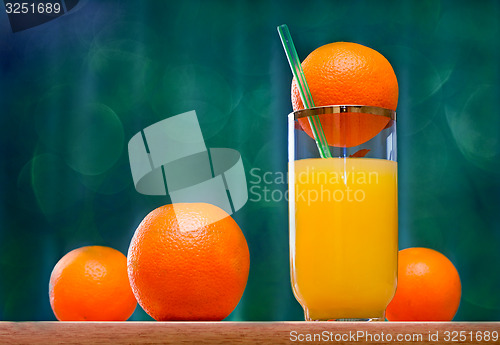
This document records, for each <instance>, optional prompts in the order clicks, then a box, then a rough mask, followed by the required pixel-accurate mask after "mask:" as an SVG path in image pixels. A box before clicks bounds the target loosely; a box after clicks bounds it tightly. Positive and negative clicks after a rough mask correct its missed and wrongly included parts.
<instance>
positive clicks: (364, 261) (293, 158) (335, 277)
mask: <svg viewBox="0 0 500 345" xmlns="http://www.w3.org/2000/svg"><path fill="white" fill-rule="evenodd" d="M312 115H319V118H320V120H321V122H322V123H323V124H325V125H324V126H323V128H329V127H330V128H332V126H328V125H327V123H328V122H336V126H334V127H336V128H337V129H338V128H340V130H336V132H335V133H328V132H325V136H326V137H327V138H328V142H329V143H330V142H333V141H334V142H335V143H336V145H339V146H332V147H330V150H331V153H332V156H333V158H318V150H317V148H316V147H315V142H314V139H312V137H311V136H310V135H309V134H308V130H307V125H306V123H305V122H304V121H302V120H305V119H306V118H307V116H312ZM348 116H351V117H350V118H349V119H348V118H347V117H348ZM289 121H290V124H289V126H290V127H289V140H290V145H289V156H290V164H289V170H290V178H289V183H290V268H291V281H292V288H293V292H294V294H295V297H296V298H297V300H298V301H299V303H300V304H301V305H302V307H303V309H304V314H305V319H306V320H384V313H385V309H386V307H387V305H388V304H389V302H390V301H391V299H392V297H393V295H394V293H395V291H396V282H397V253H398V216H397V163H396V129H395V127H396V124H395V113H394V112H393V111H391V110H387V109H382V108H376V107H363V106H337V107H334V106H332V107H319V108H313V109H306V110H302V111H298V112H295V113H292V114H290V120H289ZM367 128H368V129H369V130H368V132H367ZM357 130H359V131H360V132H363V133H362V134H363V135H360V136H358V138H357V139H355V140H354V141H353V139H352V137H351V138H346V139H345V140H344V139H343V138H342V136H343V135H344V136H347V135H348V134H349V135H350V134H352V133H355V132H356V131H357ZM367 133H368V134H367ZM356 140H357V141H358V142H356ZM347 141H350V144H353V143H354V144H358V145H356V146H349V147H348V146H346V145H342V142H347Z"/></svg>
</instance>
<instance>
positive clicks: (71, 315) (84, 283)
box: [49, 246, 137, 321]
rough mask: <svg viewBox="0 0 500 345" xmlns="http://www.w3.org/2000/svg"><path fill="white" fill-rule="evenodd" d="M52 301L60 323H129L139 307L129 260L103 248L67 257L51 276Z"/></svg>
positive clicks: (70, 253)
mask: <svg viewBox="0 0 500 345" xmlns="http://www.w3.org/2000/svg"><path fill="white" fill-rule="evenodd" d="M49 297H50V306H51V307H52V310H53V311H54V314H55V316H56V317H57V319H58V320H59V321H125V320H127V319H128V318H129V317H130V315H132V313H133V312H134V310H135V307H136V306H137V301H136V300H135V297H134V294H133V293H132V289H131V288H130V284H129V281H128V276H127V258H126V257H125V255H123V254H122V253H120V252H119V251H117V250H116V249H113V248H109V247H102V246H88V247H81V248H78V249H74V250H72V251H70V252H69V253H67V254H66V255H64V256H63V257H62V258H61V260H59V262H58V263H57V264H56V266H55V267H54V269H53V270H52V274H51V275H50V282H49Z"/></svg>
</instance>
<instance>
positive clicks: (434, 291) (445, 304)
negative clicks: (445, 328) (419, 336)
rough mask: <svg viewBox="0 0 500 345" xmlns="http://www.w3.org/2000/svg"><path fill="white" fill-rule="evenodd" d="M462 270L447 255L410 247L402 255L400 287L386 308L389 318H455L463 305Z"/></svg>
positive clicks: (414, 319) (420, 319) (402, 251)
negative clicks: (457, 268) (461, 301)
mask: <svg viewBox="0 0 500 345" xmlns="http://www.w3.org/2000/svg"><path fill="white" fill-rule="evenodd" d="M461 294H462V285H461V284H460V277H459V275H458V272H457V270H456V268H455V266H453V264H452V263H451V261H450V260H449V259H448V258H447V257H446V256H444V255H443V254H441V253H439V252H437V251H435V250H432V249H428V248H408V249H404V250H401V251H400V252H399V256H398V287H397V290H396V295H395V296H394V298H393V299H392V301H391V303H390V304H389V306H388V307H387V310H386V318H387V320H389V321H451V320H452V319H453V317H454V316H455V314H456V312H457V309H458V306H459V304H460V297H461Z"/></svg>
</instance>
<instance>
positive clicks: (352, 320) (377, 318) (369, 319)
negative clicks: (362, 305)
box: [306, 317, 385, 322]
mask: <svg viewBox="0 0 500 345" xmlns="http://www.w3.org/2000/svg"><path fill="white" fill-rule="evenodd" d="M306 321H340V322H358V321H365V322H377V321H385V317H372V318H368V319H359V318H352V319H328V320H313V319H310V318H309V319H308V318H307V317H306Z"/></svg>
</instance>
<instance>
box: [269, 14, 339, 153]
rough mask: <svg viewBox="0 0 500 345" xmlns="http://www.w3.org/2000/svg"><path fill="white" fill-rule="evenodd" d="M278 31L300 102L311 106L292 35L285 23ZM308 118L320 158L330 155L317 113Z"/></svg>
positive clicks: (311, 102)
mask: <svg viewBox="0 0 500 345" xmlns="http://www.w3.org/2000/svg"><path fill="white" fill-rule="evenodd" d="M278 33H279V35H280V38H281V43H283V48H284V49H285V54H286V57H287V59H288V63H289V64H290V68H291V69H292V73H293V76H294V77H295V80H296V81H297V85H298V86H299V92H300V98H301V99H302V103H304V106H305V107H306V108H313V107H314V101H313V99H312V95H311V91H310V90H309V86H307V81H306V77H305V76H304V71H303V70H302V65H301V64H300V60H299V57H298V56H297V51H296V50H295V46H294V45H293V41H292V36H290V31H289V30H288V26H286V24H283V25H280V26H278ZM308 120H309V125H310V126H311V129H312V132H313V136H314V140H316V145H317V146H318V150H319V154H320V156H321V158H330V157H332V155H331V153H330V148H329V147H328V142H327V141H326V138H325V133H324V132H323V127H322V126H321V121H320V120H319V117H318V115H314V116H309V117H308Z"/></svg>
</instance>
